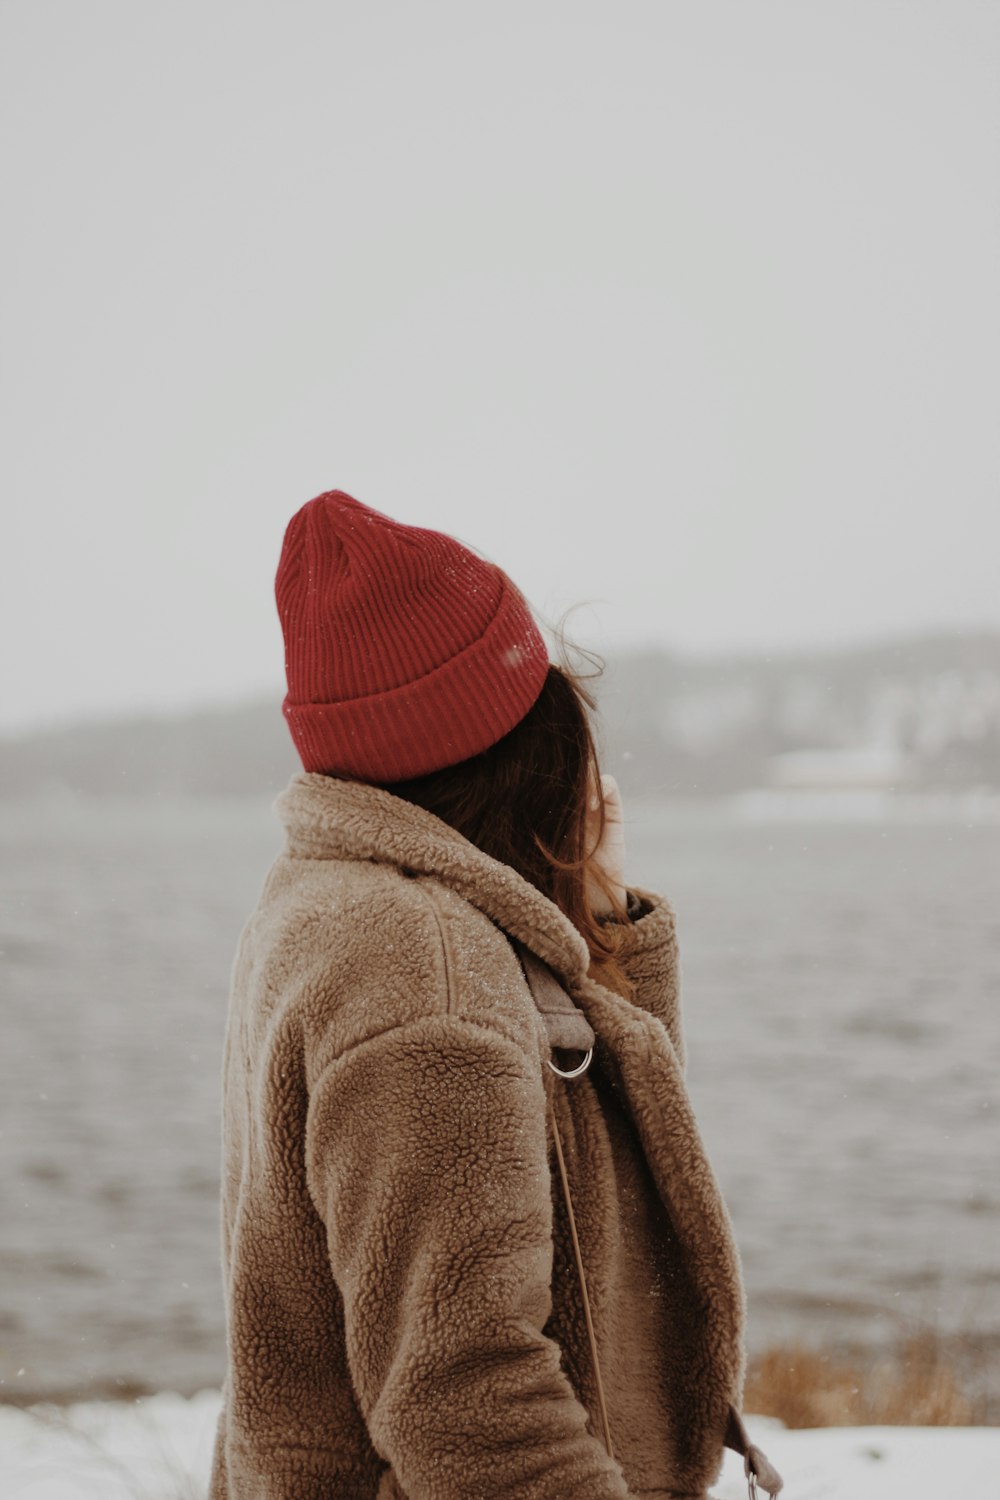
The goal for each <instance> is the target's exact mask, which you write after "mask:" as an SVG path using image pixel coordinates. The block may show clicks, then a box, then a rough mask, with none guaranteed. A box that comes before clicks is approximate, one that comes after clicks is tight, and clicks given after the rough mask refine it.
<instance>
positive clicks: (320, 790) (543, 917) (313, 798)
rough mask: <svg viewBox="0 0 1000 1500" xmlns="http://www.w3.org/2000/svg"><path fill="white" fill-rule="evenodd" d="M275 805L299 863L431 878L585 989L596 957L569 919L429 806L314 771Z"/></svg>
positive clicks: (567, 980)
mask: <svg viewBox="0 0 1000 1500" xmlns="http://www.w3.org/2000/svg"><path fill="white" fill-rule="evenodd" d="M273 807H274V810H275V812H276V813H277V814H278V816H279V817H280V819H281V821H282V822H283V823H284V825H285V829H286V833H287V840H288V852H289V853H290V854H291V855H292V856H293V857H294V856H297V857H299V858H305V859H370V860H375V861H379V862H384V863H389V864H395V865H398V866H399V867H400V868H403V869H408V870H415V871H417V872H418V873H420V874H421V875H433V876H435V877H436V878H437V879H438V880H441V881H444V882H445V884H447V885H449V886H451V887H452V889H453V890H455V891H457V892H458V893H459V895H461V896H463V897H464V898H465V899H466V900H467V901H469V902H471V903H472V904H473V905H474V906H476V907H478V908H479V910H480V911H482V912H485V914H486V915H487V916H488V917H489V918H490V919H491V920H492V921H494V922H496V923H497V924H498V925H499V926H501V927H502V928H503V929H504V930H505V931H506V932H508V933H510V934H511V936H512V937H515V938H519V939H520V940H521V942H522V943H525V944H526V945H527V946H528V947H529V948H530V949H531V950H532V952H534V953H536V954H537V955H538V957H539V958H541V959H542V960H543V961H544V962H545V963H547V964H548V965H549V966H550V967H551V968H552V969H553V970H555V971H556V973H557V974H558V975H559V977H560V979H561V980H562V982H563V983H564V984H566V985H567V986H568V987H569V988H570V989H571V990H577V989H579V988H580V987H581V986H583V985H584V984H585V976H586V974H587V970H588V968H589V967H590V953H589V950H588V948H587V944H586V941H585V940H584V937H583V934H582V933H580V932H579V931H578V930H577V929H576V927H574V925H573V923H572V922H571V921H570V920H569V918H568V917H567V916H566V915H565V913H564V912H562V911H560V909H559V907H558V906H556V904H555V903H554V902H553V901H550V900H549V899H548V897H547V896H544V895H543V894H542V892H541V891H540V890H538V889H537V887H536V886H533V885H532V884H531V882H530V881H528V880H525V879H524V877H523V876H521V875H519V874H518V873H517V871H516V870H514V869H512V868H511V867H510V865H507V864H504V863H503V862H502V861H501V860H497V859H493V858H492V857H491V856H490V855H488V854H485V853H484V852H483V851H482V850H481V849H479V848H478V847H477V846H476V845H475V844H473V843H472V842H471V841H470V840H469V839H467V838H466V837H465V836H464V834H461V833H459V832H458V830H457V829H455V828H452V827H451V825H450V824H448V823H446V822H444V820H443V819H441V818H439V817H438V816H437V815H436V814H435V813H432V812H429V811H428V810H427V808H425V807H419V806H417V805H416V804H415V803H412V802H407V801H406V800H405V799H404V798H402V797H397V796H395V795H394V793H392V792H391V791H388V790H387V789H386V788H385V787H380V786H371V785H369V784H367V783H365V782H360V781H348V780H345V779H344V778H342V777H336V776H326V775H323V774H322V773H319V772H311V771H301V772H299V773H297V774H296V775H294V776H293V777H292V779H291V781H290V782H289V784H288V786H287V787H286V788H285V790H284V791H283V792H282V793H281V795H280V796H279V797H278V798H277V799H276V801H275V802H274V803H273Z"/></svg>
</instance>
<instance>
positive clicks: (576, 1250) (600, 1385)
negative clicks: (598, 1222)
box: [549, 1099, 615, 1458]
mask: <svg viewBox="0 0 1000 1500" xmlns="http://www.w3.org/2000/svg"><path fill="white" fill-rule="evenodd" d="M549 1114H550V1116H551V1117H552V1132H553V1135H554V1136H555V1142H556V1156H557V1157H558V1158H559V1175H560V1177H561V1178H562V1185H563V1194H564V1196H565V1199H566V1213H567V1216H568V1218H569V1232H570V1234H571V1235H572V1238H573V1254H574V1255H575V1256H576V1269H577V1272H578V1274H579V1277H580V1294H581V1296H582V1297H583V1314H584V1317H585V1318H586V1320H587V1337H588V1338H589V1339H590V1357H591V1360H592V1362H593V1366H594V1380H595V1382H596V1384H597V1404H598V1405H599V1406H600V1408H601V1425H602V1426H603V1428H604V1446H605V1448H607V1450H608V1457H609V1458H614V1456H615V1454H614V1449H613V1448H612V1446H611V1426H610V1424H609V1422H608V1408H607V1406H606V1404H605V1401H604V1382H603V1381H602V1379H601V1363H600V1360H599V1359H598V1357H597V1336H596V1334H595V1333H594V1320H593V1318H592V1317H591V1315H590V1298H589V1297H588V1296H587V1278H586V1276H585V1275H584V1274H583V1256H582V1255H581V1254H580V1241H579V1239H578V1238H577V1233H576V1219H575V1218H574V1216H573V1200H572V1198H571V1197H570V1192H569V1178H568V1177H567V1175H566V1159H565V1157H564V1156H563V1148H562V1140H561V1138H560V1135H559V1126H558V1125H557V1124H556V1112H555V1107H554V1105H553V1103H552V1100H551V1099H550V1100H549Z"/></svg>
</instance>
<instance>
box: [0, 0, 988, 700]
mask: <svg viewBox="0 0 1000 1500" xmlns="http://www.w3.org/2000/svg"><path fill="white" fill-rule="evenodd" d="M0 29H2V35H0V55H2V62H0V118H2V130H3V151H4V161H3V171H4V190H3V200H4V206H5V210H6V213H5V228H4V234H3V240H2V250H0V254H2V257H3V262H4V265H3V272H2V277H0V295H2V302H3V307H2V317H3V328H4V336H3V348H4V353H3V356H2V358H3V373H2V381H3V389H2V397H3V400H2V407H3V413H4V417H5V428H6V430H5V434H4V440H3V444H2V449H0V464H2V483H3V495H4V544H3V547H2V549H0V554H2V560H0V610H2V618H0V625H2V630H3V640H4V666H5V670H4V680H3V691H2V693H0V730H9V729H18V728H24V727H27V726H29V725H32V724H42V723H51V722H62V721H64V720H68V719H71V718H73V717H77V716H81V717H87V718H94V717H99V716H101V715H104V714H107V713H110V712H116V711H119V710H122V711H124V710H131V709H135V708H140V707H163V708H167V707H170V706H174V705H182V704H183V705H187V704H209V703H228V702H233V701H236V700H238V699H240V698H242V697H244V696H246V695H248V694H250V693H253V692H268V691H274V692H275V693H276V694H277V695H280V694H281V693H282V692H283V691H284V679H283V656H282V644H281V635H280V628H279V625H278V620H277V614H276V611H275V607H274V596H273V580H274V572H275V568H276V565H277V559H278V553H279V550H280V545H281V537H282V533H283V530H284V527H285V524H286V522H287V520H288V518H289V516H290V515H291V514H292V513H293V511H295V510H296V509H297V508H298V507H299V506H300V505H301V504H303V503H304V502H305V501H306V500H308V499H310V498H311V497H312V496H313V495H315V494H317V493H319V492H320V491H321V490H324V489H330V488H341V489H346V490H348V491H349V492H350V493H351V494H353V495H355V496H357V498H358V499H361V500H364V501H366V502H367V503H369V504H371V505H373V506H375V507H376V508H377V509H379V510H382V511H384V512H386V513H387V514H389V515H393V516H396V517H397V518H398V519H400V520H403V521H407V522H410V523H413V524H415V525H421V526H431V527H436V528H438V529H440V530H444V531H448V532H451V533H452V534H453V535H456V536H459V537H460V538H461V539H462V540H463V541H466V542H468V543H469V544H471V545H472V546H474V547H476V548H477V549H478V550H479V551H480V552H483V553H485V554H486V555H487V556H489V557H492V558H493V559H494V560H495V561H497V562H498V563H500V565H501V566H502V567H504V568H506V570H507V571H508V572H509V573H510V574H511V576H512V577H513V578H514V579H515V580H516V581H517V582H518V584H519V585H520V587H521V588H522V589H523V590H524V592H525V593H526V595H527V596H528V598H529V600H530V601H531V603H532V605H533V606H534V607H535V609H536V612H537V613H538V614H539V616H540V617H541V618H542V620H543V622H552V621H554V620H555V619H556V618H557V617H558V616H559V615H560V613H561V612H562V611H563V610H564V609H565V608H566V607H567V606H568V605H570V604H573V603H574V602H577V601H580V602H581V603H582V604H583V605H584V607H583V608H581V609H580V610H578V611H577V612H576V613H575V615H574V616H572V617H571V620H570V629H571V631H572V632H573V633H574V634H575V636H576V637H577V638H578V639H580V640H581V641H583V642H584V643H585V644H588V645H592V646H596V647H597V649H599V650H603V651H605V652H606V651H608V650H611V651H613V650H615V649H616V648H617V647H619V646H622V645H628V644H637V643H650V642H658V643H661V644H663V645H665V646H668V647H672V648H677V649H684V650H688V649H690V650H697V651H709V650H713V649H716V648H720V647H743V648H745V647H760V648H762V649H764V650H768V649H770V648H772V647H773V648H777V649H781V648H782V647H787V646H792V645H802V644H811V643H816V644H828V643H832V642H837V641H841V642H855V641H860V640H863V639H867V638H869V637H875V638H881V637H884V636H887V635H896V634H898V633H903V632H909V631H910V630H913V629H918V628H923V627H936V626H942V627H945V628H948V629H956V628H961V627H977V626H983V625H989V626H997V625H1000V586H998V584H1000V567H998V558H1000V504H998V501H1000V493H998V474H1000V462H998V460H1000V421H998V414H1000V277H998V267H1000V253H998V252H1000V145H998V142H1000V6H998V5H996V4H995V3H989V0H985V3H971V0H937V3H930V4H928V3H920V0H902V3H898V4H897V3H889V0H860V3H847V0H828V3H821V0H815V3H802V0H789V3H772V0H764V3H751V0H732V3H710V0H683V3H672V0H655V3H653V0H651V3H629V0H615V3H614V4H611V3H604V4H593V3H588V0H572V3H548V0H531V3H527V4H526V3H517V0H514V3H512V0H505V3H503V4H502V5H501V4H494V5H485V4H476V3H470V0H460V3H442V0H426V3H423V4H416V5H415V4H410V3H405V4H404V3H398V4H382V3H378V0H372V3H365V4H358V3H351V4H342V3H329V0H326V3H322V4H320V3H316V4H304V3H296V0H285V3H281V4H278V3H273V4H260V3H256V0H242V3H240V4H235V3H234V4H228V3H227V4H217V3H212V0H197V3H191V0H171V3H169V4H154V3H152V0H88V3H87V4H85V5H81V4H78V3H75V0H62V3H59V0H5V3H4V4H3V5H2V7H0Z"/></svg>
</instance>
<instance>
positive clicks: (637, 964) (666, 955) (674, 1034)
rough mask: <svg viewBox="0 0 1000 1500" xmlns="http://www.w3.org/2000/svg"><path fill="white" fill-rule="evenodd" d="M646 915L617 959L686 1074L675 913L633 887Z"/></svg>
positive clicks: (658, 899) (657, 898) (652, 894)
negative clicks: (654, 1018)
mask: <svg viewBox="0 0 1000 1500" xmlns="http://www.w3.org/2000/svg"><path fill="white" fill-rule="evenodd" d="M630 894H634V895H635V896H637V897H638V898H639V900H640V901H641V902H642V906H643V908H644V909H643V911H642V913H641V914H640V915H639V916H637V917H636V918H635V919H634V921H633V922H632V924H631V926H630V929H629V934H628V942H627V944H625V945H624V946H623V947H622V950H621V952H620V953H619V955H618V962H619V963H620V964H621V967H622V970H623V972H624V973H625V974H626V975H627V977H628V978H629V979H630V980H631V982H632V983H633V984H634V985H635V1004H636V1005H640V1006H641V1007H642V1008H643V1010H647V1011H649V1013H650V1014H651V1015H654V1016H656V1017H657V1018H658V1019H659V1020H660V1021H662V1022H663V1024H664V1026H665V1027H666V1029H667V1034H668V1035H669V1037H670V1041H671V1043H672V1044H673V1048H674V1051H675V1053H676V1054H677V1060H678V1062H679V1063H680V1065H681V1070H682V1071H683V1070H684V1069H685V1068H686V1066H687V1050H686V1047H685V1042H684V1024H683V1019H682V1016H681V967H680V953H679V950H678V945H677V922H676V918H675V916H674V909H673V907H672V906H671V904H670V902H669V901H668V900H667V898H666V897H665V896H661V895H659V894H658V893H657V892H656V891H648V890H643V889H640V888H639V887H638V886H631V887H630Z"/></svg>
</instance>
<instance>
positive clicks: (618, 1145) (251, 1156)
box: [211, 490, 781, 1500]
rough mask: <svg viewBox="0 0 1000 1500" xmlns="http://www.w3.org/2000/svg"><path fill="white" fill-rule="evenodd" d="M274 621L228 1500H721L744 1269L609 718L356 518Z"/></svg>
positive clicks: (246, 1064)
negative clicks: (273, 817) (276, 688)
mask: <svg viewBox="0 0 1000 1500" xmlns="http://www.w3.org/2000/svg"><path fill="white" fill-rule="evenodd" d="M275 590H276V599H277V605H278V613H279V616H280V620H281V625H282V630H283V633H284V640H285V649H286V671H287V679H288V693H287V696H286V698H285V701H284V705H283V711H284V714H285V717H286V720H287V722H288V726H289V729H290V731H291V735H292V739H293V741H294V743H295V746H296V748H297V750H298V753H299V755H300V758H301V760H302V764H303V770H302V771H301V772H299V773H297V774H296V775H295V776H293V777H292V779H291V781H290V783H289V785H288V787H287V788H286V790H285V791H284V792H283V793H282V794H281V796H280V797H279V798H278V799H277V802H276V803H275V807H276V810H277V812H278V813H279V815H280V817H281V819H282V821H283V824H284V828H285V833H286V845H285V848H284V850H283V852H282V853H281V854H280V855H279V856H278V858H277V859H276V861H275V863H274V865H273V866H272V868H271V870H270V872H269V874H268V876H267V879H266V882H265V884H264V887H263V890H262V893H261V896H260V899H259V901H258V904H257V907H256V909H255V911H254V912H253V914H252V916H251V917H250V919H249V921H248V923H247V925H246V927H245V928H244V931H243V933H242V935H241V938H240V943H239V948H238V952H237V955H236V959H235V963H234V966H233V973H232V992H231V1000H230V1010H229V1020H228V1028H227V1036H226V1053H225V1079H224V1172H223V1264H224V1279H225V1289H226V1303H227V1323H228V1345H229V1363H228V1371H227V1376H226V1382H225V1390H224V1402H223V1411H222V1415H221V1418H220V1424H219V1431H218V1437H217V1442H216V1450H215V1461H214V1468H213V1478H212V1490H211V1494H212V1500H251V1497H253V1500H264V1497H267V1500H279V1497H280V1500H320V1497H323V1500H335V1497H344V1500H347V1497H350V1500H362V1497H372V1500H392V1497H407V1500H459V1497H461V1500H471V1497H481V1500H487V1497H489V1500H505V1497H510V1500H513V1497H515V1496H516V1497H518V1500H556V1497H558V1500H566V1497H569V1496H572V1497H574V1500H626V1497H629V1496H633V1495H640V1494H641V1495H644V1496H654V1497H655V1496H674V1497H677V1496H688V1497H693V1496H698V1497H701V1496H704V1495H705V1493H706V1491H705V1487H706V1485H708V1484H710V1483H711V1482H712V1481H713V1480H714V1479H715V1478H716V1476H717V1474H718V1472H719V1469H720V1466H721V1461H722V1452H723V1445H724V1443H727V1442H728V1443H729V1444H730V1446H733V1447H736V1448H737V1449H738V1450H739V1451H746V1449H747V1444H746V1435H745V1432H744V1431H743V1428H742V1424H741V1423H740V1420H739V1417H738V1416H737V1410H738V1408H739V1405H740V1396H741V1390H742V1381H743V1374H744V1354H743V1318H744V1296H743V1287H742V1282H741V1276H740V1265H739V1259H738V1255H737V1251H736V1248H735V1245H734V1242H733V1238H732V1232H731V1227H730V1222H729V1219H728V1215H727V1213H726V1209H725V1206H724V1204H723V1202H722V1200H721V1198H720V1196H719V1192H718V1189H717V1187H716V1184H715V1181H714V1178H713V1176H712V1172H711V1169H710V1166H709V1164H708V1161H707V1160H706V1157H705V1153H704V1150H703V1147H702V1144H701V1140H700V1138H699V1135H698V1130H697V1126H696V1124H695V1121H694V1119H693V1116H692V1113H691V1105H690V1102H689V1099H688V1096H687V1092H686V1089H685V1085H684V1076H683V1075H684V1043H683V1038H682V1033H681V1022H680V1015H679V1011H678V958H677V941H676V935H675V928H674V914H673V911H672V909H671V907H670V905H669V903H668V902H667V901H666V900H665V899H664V898H663V897H662V896H660V895H658V894H656V893H655V892H652V891H647V890H640V889H636V888H634V887H633V888H631V889H629V888H628V887H627V886H626V883H625V873H624V868H623V859H624V845H623V837H622V818H621V806H620V800H619V798H618V795H617V787H616V785H615V782H614V778H613V777H603V778H602V777H601V775H600V772H599V768H598V761H597V755H596V751H595V745H594V740H593V738H592V733H591V729H590V725H589V720H588V710H592V709H593V708H594V699H593V697H592V696H591V695H590V694H589V693H588V691H587V690H586V688H585V686H584V684H583V682H582V681H581V680H580V679H578V678H577V677H575V676H574V674H573V673H572V671H571V670H570V669H569V668H568V666H563V667H560V666H557V665H555V664H552V663H550V662H549V660H548V652H547V648H546V646H545V642H544V640H543V638H542V636H541V634H540V632H539V630H538V627H537V625H536V624H535V622H534V620H533V618H532V616H531V613H530V611H529V609H528V606H527V604H526V602H525V600H524V599H523V597H522V595H521V594H520V593H519V592H518V590H517V589H516V587H515V586H514V585H513V583H512V582H511V581H510V579H509V578H507V576H506V575H505V574H504V573H503V572H502V571H501V570H500V569H499V568H497V567H496V566H494V565H493V564H491V563H489V562H487V561H486V560H484V559H483V558H482V557H480V556H479V555H478V554H475V553H473V552H472V551H471V550H469V549H468V548H466V547H464V546H463V545H461V544H460V543H459V542H458V541H457V540H455V539H454V538H451V537H448V536H445V535H443V534H441V533H438V532H434V531H429V530H425V529H421V528H418V527H412V526H405V525H402V524H401V523H398V522H396V521H394V520H392V519H391V518H389V517H388V516H385V515H383V514H381V513H380V512H378V511H375V510H372V509H371V508H370V507H368V506H365V505H362V504H361V503H360V502H359V501H357V500H355V499H354V498H352V497H351V496H350V495H347V494H345V493H344V492H342V491H337V490H334V491H330V492H328V493H325V494H322V495H319V496H317V497H316V498H315V499H314V500H311V501H310V502H309V503H308V504H307V505H305V506H303V507H302V508H301V509H300V510H299V511H298V512H297V513H296V514H295V515H294V516H293V517H292V519H291V521H290V522H289V524H288V527H287V529H286V532H285V538H284V546H283V549H282V554H281V559H280V562H279V566H278V571H277V577H276V581H275ZM584 1063H586V1064H588V1065H587V1066H586V1067H585V1068H584V1066H583V1064H584ZM556 1069H558V1071H556ZM566 1075H571V1076H566ZM563 1171H565V1181H566V1183H567V1184H568V1187H569V1191H570V1197H569V1199H568V1200H567V1197H566V1189H565V1187H564V1186H563V1185H562V1180H561V1179H562V1172H563ZM581 1264H582V1268H583V1279H581V1271H580V1267H581ZM746 1465H747V1472H748V1474H750V1475H751V1478H750V1485H751V1491H752V1490H753V1483H754V1480H753V1470H754V1469H756V1471H757V1473H758V1474H759V1475H760V1478H761V1482H762V1483H769V1484H770V1485H771V1486H773V1487H774V1488H777V1487H779V1486H780V1483H781V1481H780V1479H779V1478H778V1476H777V1475H776V1474H774V1472H773V1471H772V1470H770V1468H769V1466H768V1465H767V1461H766V1459H764V1456H763V1455H762V1454H761V1453H760V1451H759V1450H757V1449H752V1448H751V1449H750V1450H749V1456H748V1458H747V1460H746Z"/></svg>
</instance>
